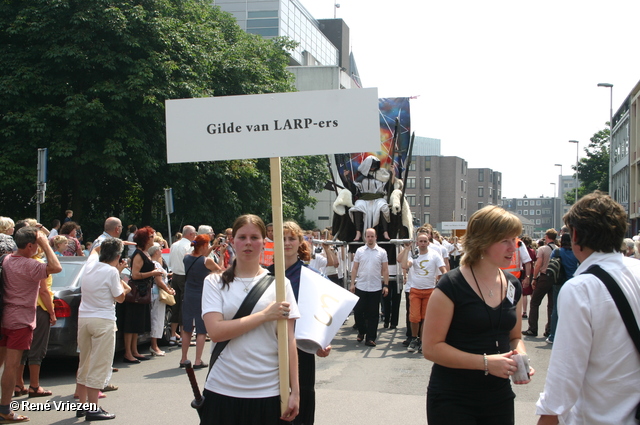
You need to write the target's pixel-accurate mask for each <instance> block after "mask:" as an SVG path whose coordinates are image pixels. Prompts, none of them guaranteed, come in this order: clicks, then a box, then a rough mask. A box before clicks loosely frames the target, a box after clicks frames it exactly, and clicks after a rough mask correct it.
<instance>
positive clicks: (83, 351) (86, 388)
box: [76, 238, 131, 421]
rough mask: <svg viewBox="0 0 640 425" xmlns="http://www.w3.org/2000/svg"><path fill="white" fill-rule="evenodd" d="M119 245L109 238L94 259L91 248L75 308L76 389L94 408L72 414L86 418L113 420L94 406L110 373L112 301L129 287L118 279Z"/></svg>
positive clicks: (120, 299) (113, 326) (120, 298)
mask: <svg viewBox="0 0 640 425" xmlns="http://www.w3.org/2000/svg"><path fill="white" fill-rule="evenodd" d="M122 249H123V244H122V241H121V240H120V239H116V238H109V239H106V240H105V241H104V242H103V243H102V244H101V249H100V254H99V258H98V253H97V251H93V253H92V255H91V256H90V257H89V259H88V260H87V265H86V266H85V270H84V275H83V276H82V301H80V308H79V309H78V348H79V350H80V363H79V365H78V373H77V384H78V385H77V391H78V396H79V401H80V403H87V402H89V403H92V405H93V406H95V407H96V409H94V410H78V411H77V412H76V417H82V416H86V420H87V421H97V420H105V419H113V418H115V417H116V415H114V414H112V413H107V412H105V411H104V410H103V409H102V407H97V406H98V398H99V397H100V389H101V388H102V387H103V386H104V383H105V382H106V381H107V379H108V377H109V376H110V374H111V362H112V361H113V354H114V350H115V341H116V315H115V309H114V301H115V302H118V303H121V302H123V301H124V298H125V296H126V294H127V293H128V292H129V291H130V290H131V288H130V287H129V286H128V285H127V284H126V283H124V282H123V281H122V280H121V279H120V273H121V272H122V270H123V269H124V268H125V267H126V266H127V263H126V261H124V260H123V261H120V253H121V252H122Z"/></svg>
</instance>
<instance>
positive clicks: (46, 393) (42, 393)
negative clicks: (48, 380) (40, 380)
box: [29, 385, 53, 398]
mask: <svg viewBox="0 0 640 425" xmlns="http://www.w3.org/2000/svg"><path fill="white" fill-rule="evenodd" d="M32 390H33V391H32ZM40 390H42V391H40ZM52 394H53V393H52V392H51V391H48V390H45V389H44V388H42V387H32V386H31V385H29V398H31V397H49V396H50V395H52Z"/></svg>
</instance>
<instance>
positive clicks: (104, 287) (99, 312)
mask: <svg viewBox="0 0 640 425" xmlns="http://www.w3.org/2000/svg"><path fill="white" fill-rule="evenodd" d="M97 258H98V256H97V255H95V254H94V255H92V256H90V257H89V260H87V264H86V265H85V267H84V273H83V275H82V277H81V278H80V279H81V280H80V282H81V284H82V300H81V301H80V307H79V309H78V317H97V318H100V319H108V320H113V321H115V320H116V310H115V299H114V298H116V297H119V296H120V295H122V292H123V289H122V285H121V284H120V274H119V273H118V269H117V268H115V267H113V266H110V265H109V264H105V263H101V262H99V261H97Z"/></svg>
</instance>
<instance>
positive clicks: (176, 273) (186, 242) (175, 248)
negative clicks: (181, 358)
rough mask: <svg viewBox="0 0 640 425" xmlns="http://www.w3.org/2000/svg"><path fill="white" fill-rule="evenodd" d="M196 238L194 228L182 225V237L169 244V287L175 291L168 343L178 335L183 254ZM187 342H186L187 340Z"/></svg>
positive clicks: (173, 342) (183, 274) (183, 271)
mask: <svg viewBox="0 0 640 425" xmlns="http://www.w3.org/2000/svg"><path fill="white" fill-rule="evenodd" d="M195 238H196V228H195V227H193V226H189V225H187V226H184V227H183V228H182V239H180V240H179V241H178V242H176V243H174V244H173V245H171V251H170V252H171V253H170V254H169V265H170V266H171V270H173V279H172V281H171V287H172V288H173V289H174V290H175V291H176V294H175V295H174V298H175V300H176V303H175V304H174V305H173V306H172V307H171V308H172V310H171V311H172V313H173V314H172V315H171V337H170V338H169V345H172V346H174V345H176V344H177V338H178V335H177V334H176V330H177V329H178V324H179V323H182V299H183V297H184V284H185V281H186V276H185V270H184V256H185V255H187V254H188V253H190V252H191V251H192V250H193V248H192V247H191V242H192V241H193V240H194V239H195ZM187 343H188V342H187Z"/></svg>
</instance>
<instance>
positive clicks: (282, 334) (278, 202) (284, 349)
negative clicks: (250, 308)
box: [269, 157, 289, 414]
mask: <svg viewBox="0 0 640 425" xmlns="http://www.w3.org/2000/svg"><path fill="white" fill-rule="evenodd" d="M269 161H270V168H271V211H272V215H273V235H274V236H273V242H274V246H273V250H274V251H273V267H274V270H275V275H276V302H278V303H280V302H283V301H286V300H285V286H284V239H283V237H282V235H283V234H284V230H283V219H282V171H281V167H280V158H279V157H277V158H270V160H269ZM278 363H279V371H280V413H281V414H284V412H285V411H286V410H287V406H288V404H289V345H288V334H287V319H281V320H278Z"/></svg>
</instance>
